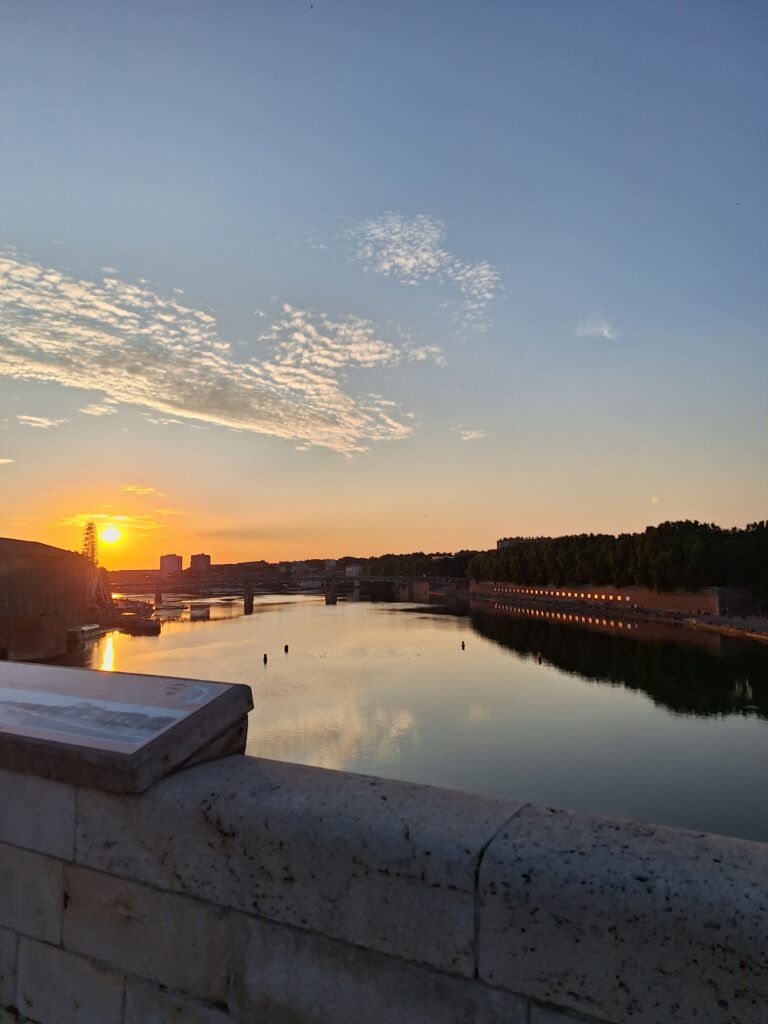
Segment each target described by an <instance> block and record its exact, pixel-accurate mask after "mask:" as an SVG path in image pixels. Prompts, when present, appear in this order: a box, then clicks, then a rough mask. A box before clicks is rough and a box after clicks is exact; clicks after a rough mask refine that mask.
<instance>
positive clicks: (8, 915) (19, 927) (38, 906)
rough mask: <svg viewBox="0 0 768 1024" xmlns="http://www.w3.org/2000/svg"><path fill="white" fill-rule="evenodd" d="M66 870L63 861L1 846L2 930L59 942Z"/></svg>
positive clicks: (0, 926)
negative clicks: (5, 929) (63, 878)
mask: <svg viewBox="0 0 768 1024" xmlns="http://www.w3.org/2000/svg"><path fill="white" fill-rule="evenodd" d="M62 871H63V865H62V863H61V861H58V860H52V859H51V858H50V857H45V856H43V854H41V853H31V852H30V851H29V850H20V849H19V848H18V847H17V846H7V845H6V844H5V843H0V928H9V929H11V930H13V931H17V932H21V933H22V934H24V935H29V936H31V937H33V938H36V939H44V940H45V941H47V942H58V941H59V936H60V934H61V903H62V892H63V888H62Z"/></svg>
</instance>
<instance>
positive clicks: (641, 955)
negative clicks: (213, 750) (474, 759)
mask: <svg viewBox="0 0 768 1024" xmlns="http://www.w3.org/2000/svg"><path fill="white" fill-rule="evenodd" d="M766 893H768V846H766V845H764V844H759V843H751V842H746V841H740V840H735V839H727V838H723V837H717V836H712V835H700V834H696V833H690V832H683V831H679V830H674V829H668V828H660V827H653V826H643V825H638V824H636V823H631V822H622V821H616V820H612V819H606V818H598V817H593V816H589V815H583V814H578V815H577V814H570V813H566V812H559V811H557V812H556V811H552V810H548V809H545V808H541V807H533V806H530V805H523V804H515V803H512V802H510V801H506V800H495V799H490V798H486V797H476V796H470V795H468V794H463V793H456V792H450V791H446V790H440V789H435V788H432V787H426V786H417V785H411V784H407V783H399V782H392V781H384V780H382V779H376V778H369V777H365V776H357V775H349V774H345V773H340V772H330V771H326V770H322V769H315V768H307V767H302V766H299V765H291V764H280V763H277V762H271V761H264V760H258V759H253V758H246V757H231V758H226V759H224V760H221V761H218V762H215V763H212V764H207V765H202V766H200V767H197V768H193V769H190V770H188V771H185V772H182V773H179V774H177V775H175V776H171V777H169V778H167V779H165V780H164V781H162V782H160V783H158V784H156V785H155V786H154V787H153V788H152V789H150V790H149V791H148V792H147V793H145V794H143V795H142V796H139V797H128V796H119V795H112V794H108V793H103V792H97V791H94V790H88V789H82V788H75V787H73V786H70V785H67V784H64V783H57V782H52V781H49V780H45V779H40V778H36V777H31V776H26V775H19V774H16V773H12V772H7V771H0V1022H2V1024H10V1021H18V1020H21V1021H30V1022H35V1024H91V1022H93V1024H161V1022H162V1024H165V1022H171V1021H179V1022H184V1024H226V1022H239V1024H250V1022H254V1024H255V1022H258V1024H273V1022H274V1024H304V1022H306V1024H321V1022H322V1024H324V1022H333V1024H346V1022H358V1021H359V1022H365V1024H369V1022H370V1021H376V1022H377V1024H409V1022H414V1024H415V1022H418V1024H424V1022H430V1021H435V1022H440V1024H454V1022H455V1024H460V1022H461V1024H469V1022H474V1024H496V1022H498V1024H569V1022H570V1024H573V1022H576V1021H592V1022H598V1021H602V1022H613V1024H619V1022H624V1021H633V1022H640V1024H666V1022H670V1024H671V1022H680V1021H686V1022H702V1024H704V1022H706V1024H764V1022H765V1008H766V1005H768V954H766V949H767V948H768V945H767V944H766V936H767V935H768V898H767V897H766Z"/></svg>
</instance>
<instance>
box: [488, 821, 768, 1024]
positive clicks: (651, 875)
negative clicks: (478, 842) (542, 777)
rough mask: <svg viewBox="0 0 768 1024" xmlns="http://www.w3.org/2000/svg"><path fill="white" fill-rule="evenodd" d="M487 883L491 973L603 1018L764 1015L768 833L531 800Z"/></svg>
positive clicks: (755, 1021)
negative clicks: (658, 822) (750, 834)
mask: <svg viewBox="0 0 768 1024" xmlns="http://www.w3.org/2000/svg"><path fill="white" fill-rule="evenodd" d="M480 895H481V904H480V945H479V964H480V977H481V979H483V980H484V981H486V982H488V983H489V984H492V985H499V986H502V987H504V988H509V989H511V990H513V991H516V992H525V993H526V995H528V996H530V997H532V998H533V999H538V1000H541V1001H542V1002H544V1003H553V1004H555V1005H556V1006H561V1007H563V1008H564V1009H572V1010H576V1011H580V1012H582V1013H584V1014H586V1015H588V1016H590V1017H597V1018H599V1019H606V1020H615V1021H625V1020H628V1019H631V1020H632V1021H635V1022H638V1024H640V1022H643V1024H658V1022H659V1021H677V1020H685V1021H686V1022H687V1024H694V1022H701V1024H765V1021H766V1007H768V846H766V845H765V844H761V843H750V842H746V841H742V840H735V839H726V838H723V837H718V836H712V835H698V834H695V833H691V832H683V831H680V830H676V829H668V828H656V827H653V826H643V825H639V824H637V823H634V822H625V821H617V820H612V819H607V818H597V817H592V816H587V815H577V814H571V813H567V812H564V811H551V810H546V809H544V808H534V807H530V808H527V809H526V810H524V811H523V812H522V813H521V814H520V815H518V816H517V817H516V818H515V819H513V820H512V822H511V823H510V825H509V826H508V827H505V828H504V829H502V830H501V832H500V834H499V836H498V837H497V838H496V839H495V840H494V842H493V843H492V844H491V845H490V847H489V848H488V850H487V851H486V854H485V857H484V859H483V864H482V869H481V876H480ZM542 1012H543V1011H542Z"/></svg>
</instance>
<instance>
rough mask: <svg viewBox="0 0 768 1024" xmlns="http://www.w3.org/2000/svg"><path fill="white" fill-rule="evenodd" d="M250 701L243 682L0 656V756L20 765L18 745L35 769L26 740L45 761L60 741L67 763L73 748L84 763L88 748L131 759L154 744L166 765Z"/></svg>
mask: <svg viewBox="0 0 768 1024" xmlns="http://www.w3.org/2000/svg"><path fill="white" fill-rule="evenodd" d="M251 707H252V700H251V694H250V690H249V688H248V687H245V686H239V685H235V684H228V683H211V682H204V681H197V680H192V679H173V678H170V677H165V676H142V675H128V674H126V673H117V672H114V673H113V672H96V671H92V670H88V669H75V668H58V667H53V666H48V665H22V664H18V663H11V662H0V764H2V765H4V766H6V767H9V768H15V769H17V770H20V766H19V764H18V761H19V757H18V756H16V757H14V753H16V755H18V753H19V752H21V753H24V752H26V754H27V756H26V757H24V758H22V761H23V768H21V770H28V771H36V767H35V764H34V762H32V761H30V758H29V756H28V755H29V751H30V750H31V749H33V748H34V750H35V751H36V752H37V753H38V754H44V755H47V756H46V757H43V758H42V760H41V762H40V763H42V764H45V765H49V764H50V762H51V758H52V757H53V759H54V760H55V755H56V753H57V752H61V751H63V750H67V749H68V753H69V756H68V757H66V758H65V759H64V760H65V761H66V762H67V763H69V764H71V763H72V760H73V759H72V756H71V755H72V752H73V751H77V752H79V753H80V755H81V757H82V759H83V760H84V762H88V763H91V764H92V763H93V762H94V759H93V757H90V756H86V755H87V752H88V751H93V753H94V754H95V753H96V752H103V754H104V755H106V757H104V758H102V759H100V760H101V761H102V763H103V764H104V765H105V766H106V765H107V764H108V763H109V762H110V758H109V755H113V758H114V759H116V761H114V762H113V763H120V764H127V763H129V762H130V761H131V760H134V761H135V762H136V765H137V766H139V765H141V764H143V763H144V762H146V761H147V758H146V757H142V756H141V755H142V754H143V753H147V754H148V753H149V752H156V753H159V752H161V751H162V753H163V757H162V763H163V765H164V769H165V771H167V770H170V769H172V767H173V766H174V765H177V764H179V763H181V762H182V761H184V760H187V759H188V758H189V757H190V756H191V755H192V754H194V750H193V749H192V747H193V746H195V745H196V746H197V748H198V749H202V748H204V747H205V746H206V745H208V744H210V743H212V742H213V741H215V740H216V739H218V738H220V737H221V736H222V734H224V733H226V732H227V730H230V731H231V730H232V729H237V728H238V726H239V725H240V726H242V725H243V724H244V722H245V718H246V715H247V713H248V711H249V710H250V708H251ZM164 737H165V738H166V739H165V742H164V741H163V738H164ZM60 760H61V759H60ZM62 763H63V761H62ZM40 774H46V775H54V777H60V778H63V777H65V776H64V775H62V774H61V772H58V771H51V770H50V768H49V767H48V768H46V770H44V771H40ZM69 774H71V773H67V774H66V777H69ZM76 774H77V773H76ZM160 774H162V772H160ZM108 788H112V787H108ZM121 788H122V787H121Z"/></svg>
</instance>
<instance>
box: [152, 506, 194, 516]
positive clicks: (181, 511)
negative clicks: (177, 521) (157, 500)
mask: <svg viewBox="0 0 768 1024" xmlns="http://www.w3.org/2000/svg"><path fill="white" fill-rule="evenodd" d="M154 514H155V515H156V516H185V515H187V510H186V509H185V508H156V509H155V510H154Z"/></svg>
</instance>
